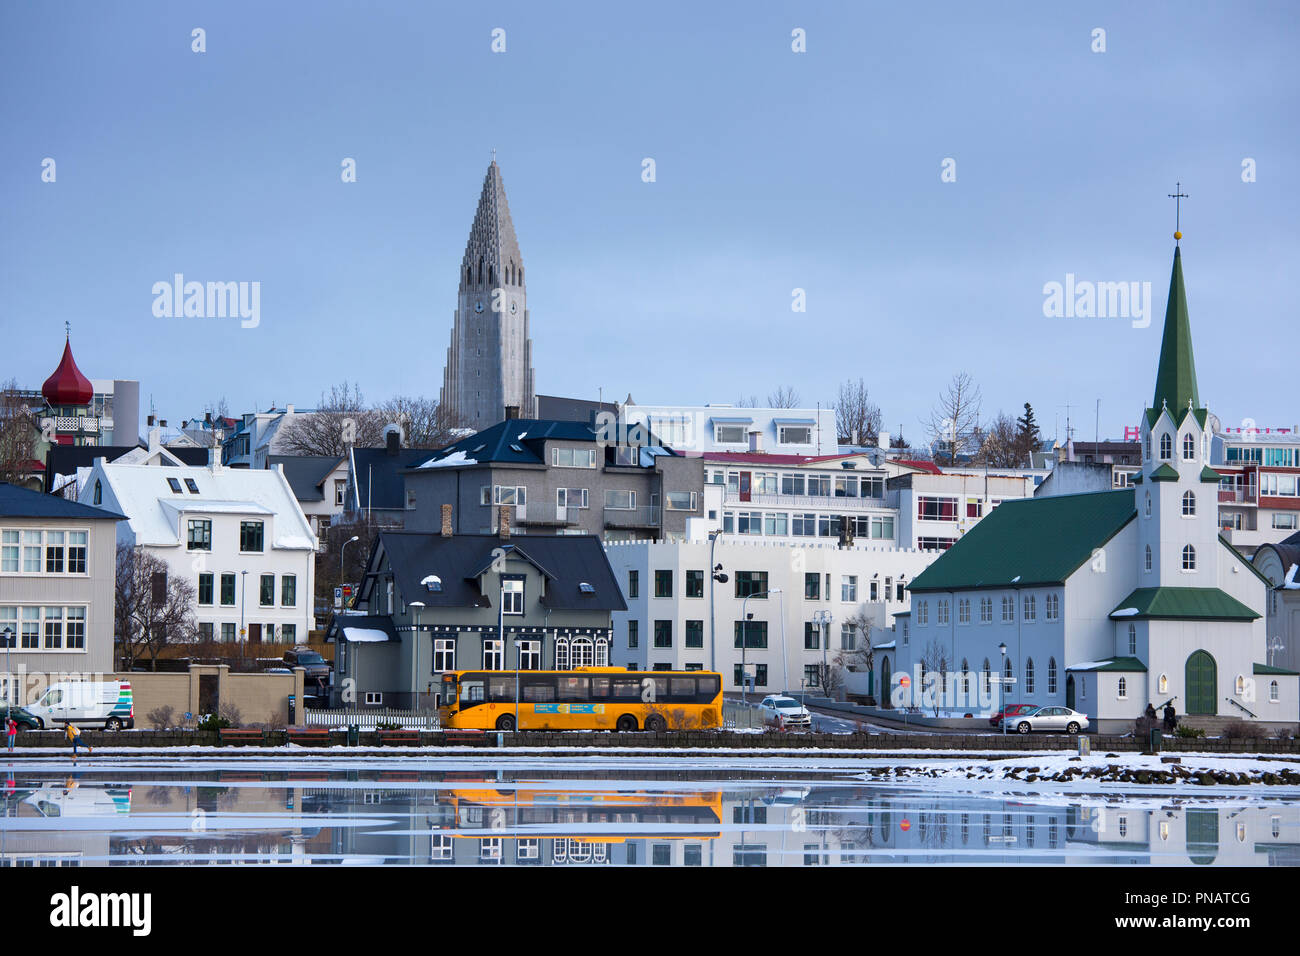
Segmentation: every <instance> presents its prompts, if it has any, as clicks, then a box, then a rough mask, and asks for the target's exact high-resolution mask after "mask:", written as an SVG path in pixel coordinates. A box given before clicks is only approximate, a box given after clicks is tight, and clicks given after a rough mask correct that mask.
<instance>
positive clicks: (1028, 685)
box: [1025, 657, 1034, 694]
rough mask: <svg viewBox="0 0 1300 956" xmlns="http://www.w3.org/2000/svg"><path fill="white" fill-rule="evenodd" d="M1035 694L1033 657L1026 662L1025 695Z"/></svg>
mask: <svg viewBox="0 0 1300 956" xmlns="http://www.w3.org/2000/svg"><path fill="white" fill-rule="evenodd" d="M1033 692H1034V659H1033V658H1032V657H1031V658H1029V660H1027V661H1025V693H1026V694H1032V693H1033Z"/></svg>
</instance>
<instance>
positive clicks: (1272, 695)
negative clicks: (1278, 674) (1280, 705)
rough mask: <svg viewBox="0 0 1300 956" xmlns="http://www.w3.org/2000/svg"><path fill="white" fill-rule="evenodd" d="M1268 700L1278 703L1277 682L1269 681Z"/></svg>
mask: <svg viewBox="0 0 1300 956" xmlns="http://www.w3.org/2000/svg"><path fill="white" fill-rule="evenodd" d="M1268 699H1269V700H1271V701H1272V702H1273V703H1275V704H1276V703H1277V681H1269V683H1268Z"/></svg>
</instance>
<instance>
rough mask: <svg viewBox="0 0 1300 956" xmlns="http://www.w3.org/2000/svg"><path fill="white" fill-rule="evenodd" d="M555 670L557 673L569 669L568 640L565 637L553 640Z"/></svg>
mask: <svg viewBox="0 0 1300 956" xmlns="http://www.w3.org/2000/svg"><path fill="white" fill-rule="evenodd" d="M555 669H556V670H557V671H567V670H568V669H569V639H568V638H567V637H557V638H556V639H555Z"/></svg>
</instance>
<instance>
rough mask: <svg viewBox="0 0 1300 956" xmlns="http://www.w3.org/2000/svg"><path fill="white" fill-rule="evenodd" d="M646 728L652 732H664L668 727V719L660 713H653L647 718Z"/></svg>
mask: <svg viewBox="0 0 1300 956" xmlns="http://www.w3.org/2000/svg"><path fill="white" fill-rule="evenodd" d="M645 729H646V730H648V731H650V733H652V734H662V733H663V732H664V731H665V730H667V729H668V721H666V720H664V719H663V718H662V717H660V716H659V715H658V714H651V715H650V716H649V717H647V718H646V719H645Z"/></svg>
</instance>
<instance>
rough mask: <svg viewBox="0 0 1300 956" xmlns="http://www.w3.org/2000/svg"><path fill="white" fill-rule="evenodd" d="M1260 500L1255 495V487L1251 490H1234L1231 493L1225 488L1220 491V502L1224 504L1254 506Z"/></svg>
mask: <svg viewBox="0 0 1300 956" xmlns="http://www.w3.org/2000/svg"><path fill="white" fill-rule="evenodd" d="M1258 500H1259V499H1258V497H1257V495H1256V494H1255V487H1254V486H1253V485H1252V486H1250V487H1249V488H1234V489H1232V490H1231V491H1229V490H1225V489H1223V488H1220V489H1219V501H1220V502H1222V503H1223V504H1237V505H1241V504H1250V505H1253V504H1255V503H1256V502H1257V501H1258Z"/></svg>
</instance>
